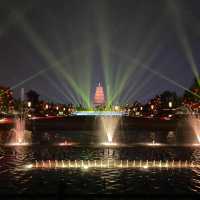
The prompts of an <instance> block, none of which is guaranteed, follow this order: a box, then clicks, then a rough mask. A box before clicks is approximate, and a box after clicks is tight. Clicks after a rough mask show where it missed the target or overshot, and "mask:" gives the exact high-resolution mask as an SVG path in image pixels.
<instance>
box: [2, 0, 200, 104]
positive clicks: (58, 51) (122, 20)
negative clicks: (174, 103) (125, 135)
mask: <svg viewBox="0 0 200 200" xmlns="http://www.w3.org/2000/svg"><path fill="white" fill-rule="evenodd" d="M199 6H200V2H199V1H197V0H194V1H192V0H188V1H184V0H180V1H172V0H171V1H170V0H166V1H165V0H160V1H157V0H152V1H151V0H144V1H143V0H138V1H134V0H131V1H126V0H121V1H120V0H112V1H111V0H99V1H97V0H79V1H78V0H71V1H70V0H67V1H66V0H63V1H62V0H57V1H55V0H54V1H51V0H42V1H41V0H38V1H37V0H33V1H30V0H24V1H15V0H13V1H1V3H0V85H5V86H10V87H12V88H13V90H14V93H15V96H19V93H20V88H21V87H24V88H25V91H28V90H29V89H34V90H36V91H37V92H38V93H39V94H41V97H42V98H46V99H49V100H52V101H57V102H63V103H67V102H70V101H72V102H78V101H80V99H81V98H80V96H81V95H86V96H87V95H89V96H90V97H92V96H93V93H94V90H95V86H96V84H97V83H98V82H99V81H100V82H101V83H102V84H103V86H104V88H105V90H106V88H107V87H109V88H110V90H111V91H112V94H115V93H116V92H118V93H119V94H118V95H117V97H116V98H115V101H116V102H122V101H123V102H125V101H129V102H130V101H133V100H139V101H143V102H144V101H147V100H148V99H150V98H151V97H153V96H154V95H155V94H159V93H161V92H162V91H164V90H172V91H176V92H177V93H178V94H179V95H181V94H183V92H184V88H188V87H189V86H190V85H191V84H192V82H193V80H194V77H195V75H196V76H197V75H198V70H199V69H198V68H199V63H200V57H199V53H200V25H199V20H200V14H199ZM58 63H59V64H58ZM41 70H42V71H41ZM104 72H105V73H104ZM105 74H106V75H105ZM30 77H32V78H30ZM120 86H121V88H120Z"/></svg>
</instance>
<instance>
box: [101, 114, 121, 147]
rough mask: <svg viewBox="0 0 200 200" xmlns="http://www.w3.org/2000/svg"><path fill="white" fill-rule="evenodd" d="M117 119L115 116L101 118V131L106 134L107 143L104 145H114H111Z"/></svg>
mask: <svg viewBox="0 0 200 200" xmlns="http://www.w3.org/2000/svg"><path fill="white" fill-rule="evenodd" d="M119 119H120V118H119V117H116V116H102V117H101V125H102V130H103V132H104V133H105V134H106V138H107V142H105V143H104V144H108V145H115V144H116V143H113V137H114V133H115V131H116V129H117V127H118V125H119Z"/></svg>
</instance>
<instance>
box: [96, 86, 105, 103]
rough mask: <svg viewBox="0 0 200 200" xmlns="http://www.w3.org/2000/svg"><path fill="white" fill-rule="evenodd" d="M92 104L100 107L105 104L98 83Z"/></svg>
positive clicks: (102, 92) (101, 88)
mask: <svg viewBox="0 0 200 200" xmlns="http://www.w3.org/2000/svg"><path fill="white" fill-rule="evenodd" d="M93 103H94V105H95V106H101V105H103V104H105V95H104V90H103V87H102V86H101V84H100V83H99V85H98V86H97V87H96V91H95V95H94V101H93Z"/></svg>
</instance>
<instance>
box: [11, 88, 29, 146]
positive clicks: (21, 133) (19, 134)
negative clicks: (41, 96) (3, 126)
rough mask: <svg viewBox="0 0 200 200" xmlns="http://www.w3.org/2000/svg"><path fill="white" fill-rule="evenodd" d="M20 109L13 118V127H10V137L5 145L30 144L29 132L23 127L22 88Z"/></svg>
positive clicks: (22, 91)
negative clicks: (18, 114) (18, 113)
mask: <svg viewBox="0 0 200 200" xmlns="http://www.w3.org/2000/svg"><path fill="white" fill-rule="evenodd" d="M21 102H22V105H21V111H20V116H17V118H16V119H15V127H14V128H13V129H11V131H10V133H11V138H10V140H9V143H8V144H7V145H11V146H25V145H29V144H30V140H31V132H30V131H27V130H26V128H25V116H24V108H23V102H24V89H23V88H22V90H21Z"/></svg>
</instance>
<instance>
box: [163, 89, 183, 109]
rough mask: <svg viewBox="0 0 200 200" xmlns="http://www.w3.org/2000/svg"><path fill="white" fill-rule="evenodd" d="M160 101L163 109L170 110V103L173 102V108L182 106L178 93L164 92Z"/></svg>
mask: <svg viewBox="0 0 200 200" xmlns="http://www.w3.org/2000/svg"><path fill="white" fill-rule="evenodd" d="M160 100H161V107H162V108H169V102H172V106H173V107H177V106H179V105H180V99H179V98H178V96H177V94H176V92H171V91H164V92H163V93H162V94H161V95H160Z"/></svg>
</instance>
